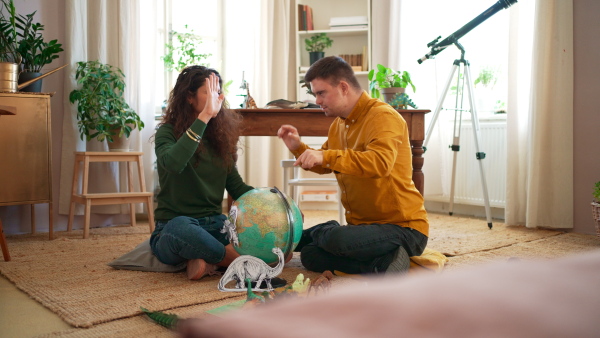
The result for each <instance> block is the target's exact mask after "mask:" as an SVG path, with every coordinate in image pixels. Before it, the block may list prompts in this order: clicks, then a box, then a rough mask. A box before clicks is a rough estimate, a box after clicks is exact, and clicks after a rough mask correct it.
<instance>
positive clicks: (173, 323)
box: [140, 307, 181, 330]
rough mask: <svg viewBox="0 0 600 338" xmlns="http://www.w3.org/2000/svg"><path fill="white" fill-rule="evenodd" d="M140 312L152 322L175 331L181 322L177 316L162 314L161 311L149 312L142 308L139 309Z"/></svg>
mask: <svg viewBox="0 0 600 338" xmlns="http://www.w3.org/2000/svg"><path fill="white" fill-rule="evenodd" d="M140 309H142V311H144V313H145V314H146V315H147V316H148V317H149V318H150V319H152V320H153V321H154V322H156V323H157V324H160V325H162V326H164V327H166V328H167V329H171V330H175V329H176V328H177V323H179V321H180V320H181V318H179V316H178V315H176V314H171V313H164V312H161V311H150V310H148V309H145V308H143V307H140Z"/></svg>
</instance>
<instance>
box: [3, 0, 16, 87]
mask: <svg viewBox="0 0 600 338" xmlns="http://www.w3.org/2000/svg"><path fill="white" fill-rule="evenodd" d="M16 16H17V15H16V10H15V5H14V4H13V2H12V0H9V1H7V0H1V2H0V90H1V91H7V92H16V91H17V79H18V76H19V67H20V64H21V56H20V55H19V52H18V51H17V48H18V41H17V22H16Z"/></svg>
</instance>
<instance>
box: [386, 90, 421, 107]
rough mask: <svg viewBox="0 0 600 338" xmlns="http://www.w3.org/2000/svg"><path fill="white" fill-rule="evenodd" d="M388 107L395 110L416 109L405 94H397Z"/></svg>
mask: <svg viewBox="0 0 600 338" xmlns="http://www.w3.org/2000/svg"><path fill="white" fill-rule="evenodd" d="M389 104H390V106H392V107H394V108H395V109H406V107H407V106H410V107H413V108H414V109H417V105H415V103H414V102H412V100H411V99H410V98H409V97H408V95H406V93H398V94H396V95H394V97H393V98H392V100H391V101H390V102H389Z"/></svg>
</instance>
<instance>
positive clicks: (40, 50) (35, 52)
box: [17, 12, 63, 92]
mask: <svg viewBox="0 0 600 338" xmlns="http://www.w3.org/2000/svg"><path fill="white" fill-rule="evenodd" d="M34 14H35V12H33V13H31V14H28V15H26V16H22V15H21V16H20V17H19V18H17V21H18V22H19V23H18V26H19V27H20V31H19V32H18V35H19V37H20V38H21V40H20V41H19V47H18V52H19V54H20V55H21V57H22V58H23V71H22V72H21V74H20V75H19V83H24V82H27V81H29V80H32V79H34V78H37V77H40V76H41V75H42V73H41V71H42V67H43V66H45V65H47V64H50V63H52V61H53V60H55V59H57V58H58V53H60V52H62V51H63V49H62V44H60V43H58V41H57V40H56V39H55V40H51V41H50V42H45V41H44V37H43V36H42V33H40V32H41V31H43V30H44V25H42V24H40V23H39V22H38V23H33V16H34ZM41 90H42V80H38V81H36V82H34V83H32V84H30V85H29V86H27V87H25V88H23V89H22V91H24V92H40V91H41Z"/></svg>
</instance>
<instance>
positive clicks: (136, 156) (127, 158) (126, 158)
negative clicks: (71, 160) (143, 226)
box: [67, 151, 154, 238]
mask: <svg viewBox="0 0 600 338" xmlns="http://www.w3.org/2000/svg"><path fill="white" fill-rule="evenodd" d="M142 154H143V153H142V152H112V151H109V152H104V151H86V152H75V166H74V169H73V188H72V191H71V206H70V208H69V223H68V225H67V231H71V230H72V227H73V216H74V215H75V203H79V204H83V205H85V211H84V216H85V221H84V227H83V238H88V236H89V234H90V208H91V206H92V205H108V204H125V203H129V204H130V215H131V225H132V226H135V203H146V206H147V207H148V221H149V227H150V232H152V231H153V230H154V210H153V203H152V197H153V193H152V192H147V191H146V183H145V180H144V168H143V165H142ZM79 162H82V163H83V178H82V179H83V181H82V184H81V194H78V193H77V187H78V185H79V184H78V183H79ZM90 162H127V178H128V187H129V191H128V192H115V193H88V179H89V170H90ZM131 162H136V163H137V168H138V171H139V175H138V176H139V179H140V182H139V183H140V190H141V191H139V192H134V191H133V173H132V171H131Z"/></svg>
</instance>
